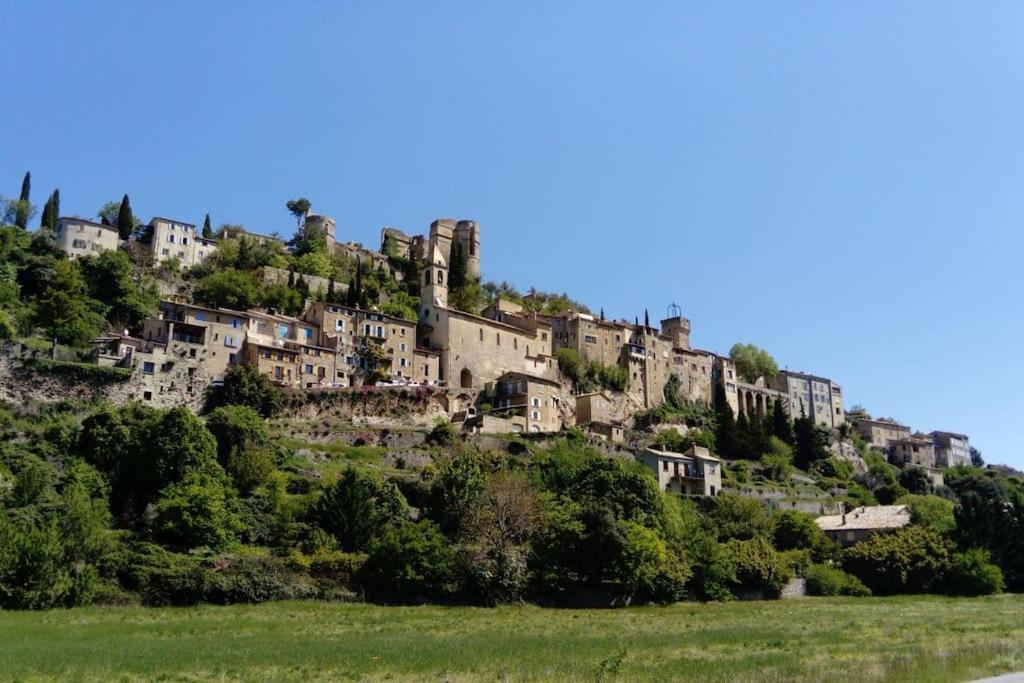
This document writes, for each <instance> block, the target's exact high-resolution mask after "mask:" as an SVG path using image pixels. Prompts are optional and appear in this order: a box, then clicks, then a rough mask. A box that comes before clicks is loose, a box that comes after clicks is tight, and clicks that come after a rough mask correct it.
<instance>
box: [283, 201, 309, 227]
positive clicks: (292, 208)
mask: <svg viewBox="0 0 1024 683" xmlns="http://www.w3.org/2000/svg"><path fill="white" fill-rule="evenodd" d="M285 206H287V207H288V211H289V213H291V215H293V216H295V224H296V225H297V226H298V227H302V224H303V222H304V221H305V220H306V216H308V215H309V208H310V206H312V205H311V204H310V202H309V200H308V199H306V198H305V197H299V198H298V199H289V200H288V202H287V203H286V204H285Z"/></svg>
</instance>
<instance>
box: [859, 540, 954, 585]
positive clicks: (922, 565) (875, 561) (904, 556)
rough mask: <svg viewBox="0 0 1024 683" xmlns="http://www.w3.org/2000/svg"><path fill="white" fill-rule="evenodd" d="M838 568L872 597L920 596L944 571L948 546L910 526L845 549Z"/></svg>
mask: <svg viewBox="0 0 1024 683" xmlns="http://www.w3.org/2000/svg"><path fill="white" fill-rule="evenodd" d="M842 566H843V569H844V570H846V571H848V572H850V573H851V574H853V575H855V576H856V577H857V578H859V579H860V580H861V581H863V582H864V584H865V585H866V586H867V587H868V588H870V589H871V591H872V592H873V593H876V594H883V595H884V594H892V593H924V592H927V591H928V590H929V589H931V588H932V587H933V586H934V585H935V583H936V581H937V580H939V579H940V578H941V576H942V574H943V573H944V572H945V571H946V569H947V568H948V566H949V545H948V543H947V542H946V541H945V540H943V538H942V537H941V536H939V535H938V534H937V533H935V532H934V531H931V530H930V529H925V528H923V527H919V526H916V525H910V526H907V527H904V528H902V529H899V530H897V531H889V532H881V533H877V534H875V535H874V536H872V537H871V538H869V539H868V540H866V541H861V542H860V543H857V544H856V545H853V546H850V547H849V548H846V549H845V550H843V553H842Z"/></svg>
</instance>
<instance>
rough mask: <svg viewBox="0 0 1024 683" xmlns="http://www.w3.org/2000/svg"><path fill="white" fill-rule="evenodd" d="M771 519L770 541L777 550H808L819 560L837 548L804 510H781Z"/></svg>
mask: <svg viewBox="0 0 1024 683" xmlns="http://www.w3.org/2000/svg"><path fill="white" fill-rule="evenodd" d="M772 519H773V522H774V529H773V532H772V542H773V544H774V546H775V548H776V549H778V550H797V549H801V550H809V551H811V554H812V555H813V556H814V558H815V559H816V560H819V561H820V560H822V559H824V558H825V557H826V556H828V555H830V554H832V553H833V552H834V550H835V549H836V548H837V546H836V545H835V543H833V542H832V541H830V540H829V538H828V537H827V536H826V535H825V532H824V531H822V530H821V527H819V526H818V525H817V524H816V523H815V522H814V517H813V516H812V515H809V514H807V513H806V512H800V511H798V510H783V511H782V512H778V513H776V514H775V515H774V517H773V518H772Z"/></svg>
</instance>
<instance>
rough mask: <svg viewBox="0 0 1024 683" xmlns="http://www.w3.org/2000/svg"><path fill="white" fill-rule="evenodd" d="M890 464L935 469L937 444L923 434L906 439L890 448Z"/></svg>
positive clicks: (895, 442) (894, 443) (896, 442)
mask: <svg viewBox="0 0 1024 683" xmlns="http://www.w3.org/2000/svg"><path fill="white" fill-rule="evenodd" d="M889 462H891V463H892V464H893V465H896V466H898V467H906V466H908V465H914V466H917V467H924V468H925V469H929V470H931V469H935V444H934V443H933V442H932V440H931V439H930V438H928V437H927V436H925V435H924V434H921V433H917V434H912V435H910V436H907V437H904V438H902V439H900V440H899V441H894V442H893V443H892V445H891V446H890V448H889Z"/></svg>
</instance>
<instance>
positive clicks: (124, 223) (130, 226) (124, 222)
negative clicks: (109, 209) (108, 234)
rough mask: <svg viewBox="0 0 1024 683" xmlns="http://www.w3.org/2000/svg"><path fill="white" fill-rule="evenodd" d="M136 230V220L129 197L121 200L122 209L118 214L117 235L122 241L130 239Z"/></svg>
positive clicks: (126, 196)
mask: <svg viewBox="0 0 1024 683" xmlns="http://www.w3.org/2000/svg"><path fill="white" fill-rule="evenodd" d="M133 230H135V218H134V217H133V216H132V205H131V203H129V201H128V195H125V196H124V197H123V198H122V199H121V208H120V209H119V210H118V212H117V234H118V235H119V236H120V237H121V239H123V240H126V239H128V238H129V237H130V236H131V234H132V231H133Z"/></svg>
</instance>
